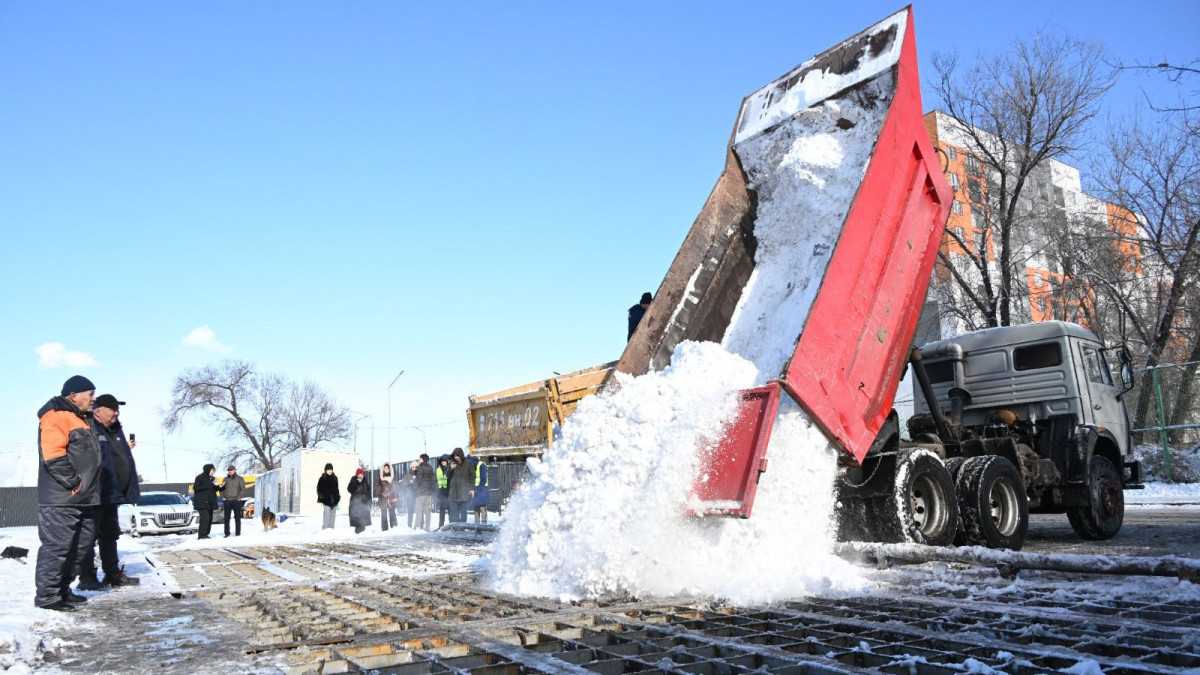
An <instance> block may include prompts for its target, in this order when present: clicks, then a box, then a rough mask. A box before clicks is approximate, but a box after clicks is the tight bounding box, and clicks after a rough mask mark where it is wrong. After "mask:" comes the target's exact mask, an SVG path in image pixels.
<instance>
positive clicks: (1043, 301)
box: [1037, 298, 1046, 313]
mask: <svg viewBox="0 0 1200 675" xmlns="http://www.w3.org/2000/svg"><path fill="white" fill-rule="evenodd" d="M1037 306H1038V311H1039V312H1043V313H1045V311H1046V299H1045V298H1038V299H1037Z"/></svg>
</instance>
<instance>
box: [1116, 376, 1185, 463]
mask: <svg viewBox="0 0 1200 675" xmlns="http://www.w3.org/2000/svg"><path fill="white" fill-rule="evenodd" d="M1198 369H1200V361H1192V362H1188V363H1166V364H1160V365H1157V366H1151V367H1149V368H1147V369H1146V370H1145V371H1144V372H1145V373H1146V374H1147V375H1149V381H1148V382H1147V380H1146V378H1143V379H1142V381H1141V382H1140V383H1139V384H1140V385H1141V386H1143V387H1149V388H1150V391H1149V392H1146V396H1149V397H1150V407H1149V409H1147V410H1146V411H1145V412H1144V413H1143V415H1142V416H1141V417H1142V419H1141V422H1142V424H1141V426H1140V427H1139V428H1136V429H1134V430H1133V433H1134V434H1135V438H1137V440H1138V441H1139V442H1141V443H1157V444H1159V445H1161V446H1162V462H1163V467H1162V468H1163V473H1164V475H1165V477H1166V478H1167V480H1173V478H1174V476H1173V474H1174V471H1173V469H1172V466H1171V464H1172V461H1171V456H1172V454H1173V452H1178V448H1195V447H1196V446H1197V445H1200V422H1197V420H1198V419H1200V401H1197V398H1196V389H1197V384H1200V383H1197V381H1196V376H1197V372H1198ZM1128 396H1129V398H1128V399H1127V401H1128V403H1129V404H1130V406H1131V408H1132V407H1135V406H1136V401H1137V400H1138V399H1137V398H1134V397H1133V396H1132V392H1131V393H1130V395H1128ZM1130 413H1131V414H1132V415H1136V414H1137V412H1136V410H1132V409H1131V410H1130ZM1173 447H1174V448H1176V450H1175V451H1172V448H1173Z"/></svg>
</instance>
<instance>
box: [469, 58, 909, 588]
mask: <svg viewBox="0 0 1200 675" xmlns="http://www.w3.org/2000/svg"><path fill="white" fill-rule="evenodd" d="M889 78H890V75H885V76H883V77H882V78H881V80H882V83H880V82H876V83H874V84H871V85H867V86H866V87H865V89H869V90H870V91H864V92H860V95H858V96H855V97H854V99H853V100H851V99H843V100H830V101H826V102H824V103H822V104H820V105H817V106H815V107H813V108H810V109H808V110H804V111H802V112H800V113H798V114H796V115H795V116H793V117H791V118H790V119H788V120H787V121H786V122H784V123H782V124H780V125H779V126H777V127H775V128H773V129H772V130H771V131H769V132H767V133H764V134H761V135H757V136H753V137H748V138H745V140H741V139H739V143H738V144H737V146H736V147H735V151H736V152H737V153H738V156H739V158H740V159H741V161H742V164H743V167H744V169H745V171H746V175H747V179H748V181H749V183H750V186H751V188H752V189H753V190H754V191H755V192H756V194H757V197H758V209H757V217H756V220H755V225H754V233H755V236H756V238H757V240H758V248H757V250H756V254H755V270H754V272H753V274H752V276H751V278H750V279H749V281H748V282H747V283H746V286H745V288H744V290H743V293H742V296H741V298H740V299H739V302H738V307H737V309H736V311H735V313H734V316H733V318H732V320H731V322H730V326H729V328H728V330H727V333H726V335H725V337H724V340H723V347H722V346H719V345H716V344H711V343H704V344H698V343H686V342H685V343H683V344H681V345H679V347H678V348H677V349H676V351H675V354H674V356H673V358H672V361H671V366H670V367H669V368H667V369H666V370H665V371H663V372H662V373H649V374H647V375H644V376H642V377H639V378H622V379H620V380H618V384H619V389H618V390H617V391H616V392H615V393H614V392H609V393H606V394H602V395H599V396H594V397H592V398H590V399H586V400H585V401H584V403H583V404H582V405H581V406H580V407H579V409H578V410H577V411H576V412H575V414H574V415H573V416H572V417H571V418H570V419H569V420H568V421H567V423H566V424H565V425H564V426H563V430H562V440H561V441H558V442H556V444H555V446H554V448H553V449H552V450H551V451H550V452H548V453H547V455H546V457H545V460H544V462H537V461H531V462H530V464H531V468H532V474H533V477H532V480H531V481H530V484H528V485H527V486H526V487H525V489H524V490H523V491H522V492H521V493H519V495H518V497H517V498H516V499H515V500H514V501H513V503H511V504H510V506H509V508H508V511H507V515H508V518H507V520H508V523H507V525H506V527H505V528H504V529H503V530H502V531H501V533H500V535H499V537H498V538H497V540H496V542H495V545H494V547H493V551H492V565H493V568H492V584H493V587H494V588H496V589H497V590H500V591H503V592H507V593H515V594H526V595H538V596H547V597H556V598H563V599H573V598H580V597H600V596H611V595H621V594H629V595H635V596H642V595H659V596H661V595H672V594H681V593H684V594H705V595H713V596H718V597H722V598H725V599H728V600H732V601H734V602H769V601H772V600H777V599H782V598H789V597H796V596H800V595H806V594H811V593H818V592H828V591H851V590H861V588H862V585H863V581H862V578H861V577H860V576H859V573H858V571H857V570H855V569H853V568H852V567H849V566H848V565H846V563H845V562H844V561H842V560H840V559H838V558H836V557H835V556H834V555H833V553H832V548H833V541H834V536H833V508H834V494H833V493H834V490H833V485H834V479H835V476H836V463H835V460H836V450H835V449H834V448H833V447H832V446H831V445H830V443H829V442H828V440H827V439H826V438H825V437H824V436H823V434H822V433H821V432H820V431H819V430H818V429H817V428H816V427H815V426H814V425H813V423H812V422H811V421H810V420H809V419H808V418H807V416H806V415H805V413H803V411H801V410H800V409H799V408H798V407H797V406H795V405H794V404H792V403H791V402H790V401H788V400H786V397H785V401H784V404H783V405H782V406H781V412H780V415H779V418H778V419H777V421H776V425H775V429H774V432H773V434H772V437H771V442H770V447H769V449H768V453H767V456H768V458H769V463H770V464H769V470H768V471H767V472H766V473H765V474H763V476H762V479H761V481H760V483H759V486H758V495H757V498H756V501H755V504H754V512H753V517H752V518H750V519H749V520H726V519H706V520H697V519H689V518H688V517H687V516H684V515H683V514H684V512H685V506H686V502H687V498H688V494H689V491H690V487H691V485H692V483H693V482H694V481H695V480H696V478H697V476H702V475H703V473H704V471H705V470H706V464H705V459H704V457H705V449H706V448H710V447H711V446H712V444H713V443H714V442H715V441H716V440H717V439H719V438H720V437H721V436H722V431H723V429H724V428H725V426H726V425H727V424H728V423H729V421H730V420H731V419H733V415H734V413H735V412H736V409H737V392H738V390H740V389H744V388H749V387H750V386H753V385H757V384H762V383H764V382H766V381H767V380H770V379H774V378H776V377H779V375H780V373H781V372H782V371H783V367H784V365H785V364H786V362H787V359H788V358H789V357H790V356H791V353H792V351H793V349H794V346H795V342H796V339H797V337H798V336H799V335H800V332H801V331H802V330H803V326H804V323H805V321H806V319H807V317H808V313H809V310H810V308H811V306H812V304H813V301H814V300H815V298H816V294H817V290H818V287H819V284H820V281H821V278H822V277H823V276H824V272H825V269H826V267H827V266H828V264H829V260H830V257H831V256H832V252H833V247H834V244H835V243H836V238H837V235H838V234H839V229H840V228H839V225H840V224H841V223H842V222H843V221H844V220H845V216H846V214H847V212H848V210H849V208H850V205H851V204H852V202H853V199H854V195H855V193H856V191H857V189H858V186H859V184H860V182H861V179H862V176H863V174H864V173H865V170H866V166H867V163H868V161H869V159H870V154H871V150H872V148H873V145H874V142H875V140H876V138H877V137H878V134H879V130H880V128H881V126H882V123H883V118H884V114H885V113H886V105H887V102H888V94H889V92H890V90H891V84H890V79H889ZM855 101H863V102H867V103H864V104H861V105H860V104H859V103H856V102H855Z"/></svg>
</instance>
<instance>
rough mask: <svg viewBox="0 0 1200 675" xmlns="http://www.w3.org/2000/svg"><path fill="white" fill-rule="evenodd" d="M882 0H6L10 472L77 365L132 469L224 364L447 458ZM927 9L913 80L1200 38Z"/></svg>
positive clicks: (207, 453) (602, 356)
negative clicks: (1015, 56)
mask: <svg viewBox="0 0 1200 675" xmlns="http://www.w3.org/2000/svg"><path fill="white" fill-rule="evenodd" d="M898 8H899V5H898V4H896V3H879V2H841V3H814V2H800V1H793V2H771V1H764V2H750V3H737V4H734V3H728V4H721V3H714V2H653V3H646V2H611V3H608V2H606V3H594V4H584V3H573V2H545V3H529V2H504V3H500V2H492V3H484V2H467V3H415V2H414V3H401V2H358V3H317V2H294V1H293V2H271V1H264V2H253V3H241V2H204V3H164V2H119V1H113V2H104V3H92V2H87V3H85V2H76V3H72V2H59V3H35V2H18V1H16V0H10V1H0V232H2V233H3V244H2V246H0V282H2V283H0V288H2V289H3V290H2V292H0V461H4V462H20V463H21V466H26V465H27V464H31V463H33V462H36V459H35V456H36V455H35V451H34V448H35V445H34V440H35V434H36V428H37V425H36V417H35V412H36V410H37V409H38V408H39V407H40V406H41V404H42V403H44V402H45V401H46V400H47V399H48V398H49V397H50V396H52V395H54V394H57V393H58V390H59V388H60V387H61V385H62V382H63V381H64V380H65V379H66V378H67V377H69V376H70V375H72V374H75V373H81V374H84V375H86V376H88V377H89V378H91V379H92V380H93V381H94V382H96V383H97V385H98V389H99V391H98V393H104V392H111V393H114V394H116V395H118V396H119V397H120V398H122V399H123V400H126V401H128V403H129V405H128V406H127V407H126V408H125V409H124V410H123V411H122V419H123V421H124V424H125V427H126V429H127V430H129V431H134V432H137V433H138V440H139V447H138V450H137V457H138V461H139V465H140V467H139V468H140V469H141V472H142V473H143V475H144V476H145V477H146V478H147V479H148V480H155V481H157V480H161V479H162V477H163V474H164V471H163V464H164V461H165V463H166V464H167V466H168V470H167V473H168V475H169V478H170V479H171V480H190V479H191V477H192V476H194V475H195V474H196V473H197V472H198V471H199V469H200V466H201V465H202V464H204V463H205V462H207V461H210V460H212V459H215V457H216V455H217V454H218V452H219V450H220V445H219V442H218V441H217V439H216V438H215V436H214V435H213V434H212V433H211V431H210V430H208V429H206V428H205V427H204V425H203V424H202V422H201V420H200V418H195V419H194V420H192V421H190V422H189V423H187V424H185V427H184V428H183V430H182V431H180V432H177V433H175V434H169V435H165V437H164V435H163V434H162V433H161V432H160V414H159V410H160V408H161V407H162V406H163V405H164V404H165V403H166V402H167V400H168V397H169V389H170V386H171V383H172V381H173V379H174V377H175V376H176V375H177V374H179V373H180V372H181V371H182V370H183V369H185V368H188V367H195V366H200V365H204V364H207V363H211V362H215V361H217V360H219V359H221V358H225V357H235V358H240V359H245V360H248V361H251V362H254V363H255V364H257V365H258V366H259V367H260V368H262V369H263V370H267V371H276V372H280V373H284V374H287V375H289V376H291V377H293V378H295V379H304V378H309V379H312V380H314V381H316V382H317V383H318V384H321V385H322V386H324V387H325V388H326V389H328V390H329V391H331V392H332V393H333V394H334V395H335V396H337V397H338V398H339V400H340V401H341V402H343V403H344V404H345V405H347V406H348V407H350V408H351V409H353V410H356V411H360V412H361V413H363V414H369V415H371V417H370V418H367V419H364V420H363V422H362V423H361V424H360V426H359V436H358V449H359V454H360V455H361V456H362V457H363V458H364V459H367V460H370V458H371V443H372V441H371V433H372V428H373V430H374V448H375V450H374V457H375V460H376V461H377V462H379V461H383V460H384V459H387V458H388V456H389V455H390V457H391V459H393V460H395V461H398V460H400V459H406V458H411V457H413V456H415V455H416V454H418V453H419V452H420V449H421V448H422V447H423V443H427V444H428V448H429V450H430V451H431V453H433V452H438V453H440V452H446V451H448V450H449V449H450V448H452V447H454V446H456V445H466V440H467V439H466V422H465V417H464V411H465V409H466V406H467V396H468V395H469V394H480V393H486V392H490V391H494V390H497V389H501V388H505V387H509V386H513V385H517V384H521V383H523V382H528V381H532V380H535V379H539V378H542V377H546V376H549V375H550V374H551V373H552V372H554V371H559V372H567V371H569V370H574V369H578V368H583V367H587V366H591V365H595V364H598V363H602V362H605V361H609V360H613V359H616V358H617V357H618V356H619V355H620V353H621V350H622V349H623V348H624V343H625V311H626V309H627V308H628V307H629V306H630V305H632V304H634V303H635V302H636V301H637V299H638V296H639V295H640V294H641V293H642V292H643V291H647V290H649V291H654V290H655V289H657V287H658V284H659V282H660V281H661V280H662V277H663V275H664V274H665V272H666V270H667V267H668V266H669V265H670V262H671V260H672V258H673V256H674V254H675V252H676V250H677V249H678V247H679V245H680V243H681V242H682V241H683V238H684V235H685V234H686V232H687V230H688V228H689V227H690V225H691V222H692V220H693V219H694V218H695V216H696V214H697V213H699V211H700V207H701V206H702V204H703V202H704V200H705V198H706V197H707V195H708V192H709V191H710V190H711V189H712V186H713V185H714V183H715V182H716V179H717V176H718V175H719V174H720V171H721V168H722V166H723V162H724V152H725V144H726V142H727V141H728V138H729V135H730V131H731V129H732V127H733V123H734V118H735V116H736V114H737V110H738V106H739V104H740V101H741V99H742V97H744V96H745V95H747V94H749V93H751V92H752V91H754V90H756V89H757V88H759V87H760V86H762V85H764V84H766V83H767V82H769V81H771V80H772V79H774V78H775V77H777V76H779V75H781V74H783V73H784V72H786V71H788V70H789V69H791V68H792V67H793V66H795V65H797V64H799V63H800V62H802V61H803V60H805V59H806V58H808V57H810V56H812V55H814V54H816V53H818V52H820V51H823V50H824V49H826V48H828V47H830V46H832V45H834V44H836V43H837V42H839V41H841V40H842V39H844V38H847V37H849V36H850V35H852V34H854V33H856V32H858V31H859V30H862V29H864V28H866V27H867V26H869V25H870V24H872V23H874V22H876V21H878V20H880V19H882V18H883V17H885V16H886V15H888V14H890V13H891V12H893V11H895V10H896V9H898ZM915 22H916V29H917V46H918V53H919V55H920V57H921V67H922V72H923V74H924V75H925V76H926V77H928V76H929V75H930V74H931V73H932V68H931V67H930V65H929V58H930V57H931V56H932V55H933V54H934V53H935V52H943V53H945V52H951V51H954V50H957V51H959V52H960V53H961V56H962V57H963V59H964V60H966V61H970V60H971V59H972V58H973V57H974V56H975V54H977V53H979V52H981V51H982V52H984V53H994V52H996V51H999V50H1002V49H1003V48H1004V47H1005V46H1006V45H1007V43H1008V42H1009V41H1011V40H1012V39H1013V38H1015V37H1018V36H1025V35H1029V34H1030V33H1032V32H1033V31H1035V30H1038V29H1051V30H1065V31H1066V32H1069V33H1071V34H1072V35H1074V36H1076V37H1079V38H1083V39H1088V40H1094V41H1097V42H1100V43H1103V44H1104V45H1105V46H1107V47H1108V48H1109V49H1110V50H1112V52H1113V54H1114V56H1116V57H1117V58H1121V59H1124V60H1126V61H1130V62H1133V61H1141V62H1158V61H1163V60H1166V61H1171V62H1175V63H1184V62H1187V61H1190V60H1192V59H1194V58H1196V57H1197V56H1198V55H1200V38H1198V37H1197V31H1196V27H1197V26H1198V25H1200V3H1197V2H1195V1H1194V0H1188V1H1180V2H1147V3H1144V4H1143V5H1141V6H1139V7H1138V8H1137V9H1134V8H1133V7H1132V6H1131V5H1129V3H1116V2H1058V3H1050V2H1007V3H967V2H925V3H920V4H917V5H916V6H915ZM1155 85H1156V82H1155V81H1154V80H1153V79H1151V78H1147V77H1138V76H1133V75H1127V76H1125V77H1124V78H1123V79H1122V82H1121V84H1120V86H1119V87H1118V88H1117V90H1115V91H1114V92H1113V95H1112V97H1111V98H1110V101H1109V105H1108V109H1109V110H1110V111H1111V112H1113V113H1115V114H1124V113H1127V112H1129V111H1131V110H1132V106H1133V104H1134V103H1135V102H1137V101H1139V100H1141V98H1142V94H1141V93H1140V90H1139V87H1154V86H1155ZM1155 91H1156V92H1157V91H1158V89H1156V90H1155ZM936 104H937V102H936V101H935V100H934V99H933V98H932V94H930V93H929V89H928V87H926V94H925V107H926V109H932V108H934V107H937V105H936ZM205 327H206V329H207V331H208V332H207V333H206V332H205V331H200V332H199V333H196V335H197V336H200V337H207V339H193V340H191V341H190V343H191V344H185V339H186V338H187V337H188V336H189V335H193V332H194V331H196V329H199V328H205ZM56 343H57V344H58V345H61V346H60V347H57V346H55V344H56ZM71 364H76V365H71ZM401 370H403V371H404V376H403V377H401V378H400V380H399V381H398V382H397V383H396V384H395V386H393V387H392V389H391V392H390V393H391V410H390V417H391V426H392V430H391V431H390V436H391V446H392V449H391V451H390V452H389V451H388V449H387V445H388V436H389V431H388V429H387V428H386V427H387V419H388V416H389V406H388V394H389V392H388V384H389V383H390V382H391V381H392V380H393V378H394V377H395V376H396V374H397V373H398V372H400V371H401ZM411 427H421V430H416V429H412V428H411ZM164 440H165V446H166V447H165V451H164V447H163V443H164Z"/></svg>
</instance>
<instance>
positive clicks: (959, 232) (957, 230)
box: [953, 226, 963, 241]
mask: <svg viewBox="0 0 1200 675" xmlns="http://www.w3.org/2000/svg"><path fill="white" fill-rule="evenodd" d="M953 232H954V236H956V237H958V239H959V241H962V240H963V229H962V228H961V227H958V226H955V227H954V230H953Z"/></svg>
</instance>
